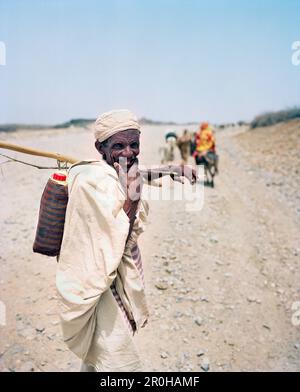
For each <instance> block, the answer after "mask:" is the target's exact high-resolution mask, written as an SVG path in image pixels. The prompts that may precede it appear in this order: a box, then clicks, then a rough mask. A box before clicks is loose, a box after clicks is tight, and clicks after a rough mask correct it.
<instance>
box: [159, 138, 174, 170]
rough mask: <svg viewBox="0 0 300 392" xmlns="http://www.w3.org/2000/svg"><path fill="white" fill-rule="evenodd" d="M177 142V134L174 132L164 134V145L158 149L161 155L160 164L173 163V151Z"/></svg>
mask: <svg viewBox="0 0 300 392" xmlns="http://www.w3.org/2000/svg"><path fill="white" fill-rule="evenodd" d="M176 141H177V134H176V132H173V131H171V132H167V133H166V134H165V145H164V147H161V148H160V149H159V153H160V154H161V155H162V158H161V163H162V164H164V163H169V162H173V161H174V158H175V155H174V150H175V146H176Z"/></svg>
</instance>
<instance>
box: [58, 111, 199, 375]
mask: <svg viewBox="0 0 300 392" xmlns="http://www.w3.org/2000/svg"><path fill="white" fill-rule="evenodd" d="M139 134H140V126H139V124H138V121H137V119H136V117H135V116H134V115H132V113H130V112H129V111H127V110H119V111H112V112H108V113H105V114H103V115H102V116H100V117H99V118H98V119H97V120H96V123H95V138H96V143H95V146H96V148H97V150H98V151H99V152H100V154H101V155H102V158H103V159H102V160H100V161H97V162H92V163H90V164H86V165H77V166H74V167H73V168H71V169H70V171H69V177H68V191H69V201H68V206H67V211H66V218H65V227H64V235H63V241H62V245H61V252H60V255H59V258H58V267H57V275H56V286H57V290H58V294H59V306H60V318H61V325H62V331H63V339H64V341H65V343H66V344H67V346H68V347H69V349H70V350H71V351H72V352H73V353H75V354H76V355H77V356H78V357H79V358H81V359H82V371H96V372H101V371H110V372H111V371H141V370H142V364H141V361H140V357H139V354H138V351H137V349H136V347H135V345H134V342H133V335H134V333H135V332H137V331H139V329H140V328H142V327H143V326H145V325H146V323H147V319H148V316H149V315H148V308H147V303H146V298H145V293H144V279H143V270H142V264H141V258H140V253H139V249H138V246H137V239H138V236H139V234H140V233H141V232H142V231H143V230H144V226H145V222H146V216H147V214H148V206H147V203H146V202H145V201H143V200H142V199H141V198H140V194H141V190H142V181H141V180H142V179H141V175H140V173H139V170H138V165H137V156H138V154H139ZM165 170H166V169H165ZM176 171H177V173H178V175H182V174H183V173H182V168H176ZM185 175H186V174H185ZM192 177H193V180H194V177H195V175H194V173H193V174H192ZM124 179H125V182H124ZM132 189H134V190H135V192H133V196H132V195H130V190H132ZM131 193H132V192H131Z"/></svg>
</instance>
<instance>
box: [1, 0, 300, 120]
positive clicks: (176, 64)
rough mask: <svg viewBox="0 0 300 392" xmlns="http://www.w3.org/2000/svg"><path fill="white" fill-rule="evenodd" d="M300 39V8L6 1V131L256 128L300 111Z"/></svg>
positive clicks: (134, 0) (228, 1) (194, 0)
mask: <svg viewBox="0 0 300 392" xmlns="http://www.w3.org/2000/svg"><path fill="white" fill-rule="evenodd" d="M299 40H300V0H284V1H283V0H263V1H262V0H252V1H246V0H210V1H206V0H205V1H204V0H98V1H96V0H95V1H91V0H85V1H83V0H61V1H58V0H26V1H22V0H10V1H9V0H6V1H4V0H0V41H3V42H5V45H6V62H7V64H6V66H0V123H6V122H28V123H48V124H51V123H58V122H63V121H66V120H68V119H70V118H78V117H87V118H94V117H96V116H97V114H99V113H101V112H103V111H106V110H109V109H112V108H129V109H131V110H133V111H134V112H136V114H137V115H138V116H146V117H149V118H152V119H158V120H173V121H179V122H184V121H192V120H197V121H198V120H203V119H207V120H210V121H213V122H224V121H235V120H240V119H246V120H249V119H251V118H252V117H253V116H254V115H256V114H258V113H260V112H262V111H265V110H277V109H281V108H286V107H289V106H294V105H299V104H300V66H299V67H295V66H293V65H292V63H291V55H292V50H291V45H292V42H294V41H299Z"/></svg>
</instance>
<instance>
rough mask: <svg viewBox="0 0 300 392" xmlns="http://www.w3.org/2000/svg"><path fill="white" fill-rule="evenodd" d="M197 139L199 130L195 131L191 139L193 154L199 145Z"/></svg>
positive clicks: (192, 154) (191, 152)
mask: <svg viewBox="0 0 300 392" xmlns="http://www.w3.org/2000/svg"><path fill="white" fill-rule="evenodd" d="M196 139H197V132H194V133H193V136H192V140H191V151H190V154H191V156H194V152H195V151H196V147H197V143H196Z"/></svg>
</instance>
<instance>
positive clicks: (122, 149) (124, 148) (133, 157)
mask: <svg viewBox="0 0 300 392" xmlns="http://www.w3.org/2000/svg"><path fill="white" fill-rule="evenodd" d="M95 146H96V148H97V150H98V151H99V152H100V154H102V155H103V158H104V159H105V160H106V162H107V163H108V164H109V165H111V166H113V164H114V163H115V162H118V163H121V164H122V162H123V159H124V160H125V165H126V166H127V170H129V169H130V168H131V166H132V165H133V164H134V163H135V162H137V156H138V155H139V153H140V132H139V131H138V130H136V129H128V130H126V131H122V132H118V133H116V134H115V135H113V136H111V137H110V138H109V139H107V140H105V141H104V142H103V143H100V142H99V141H96V143H95ZM120 158H123V159H121V160H120Z"/></svg>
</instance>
